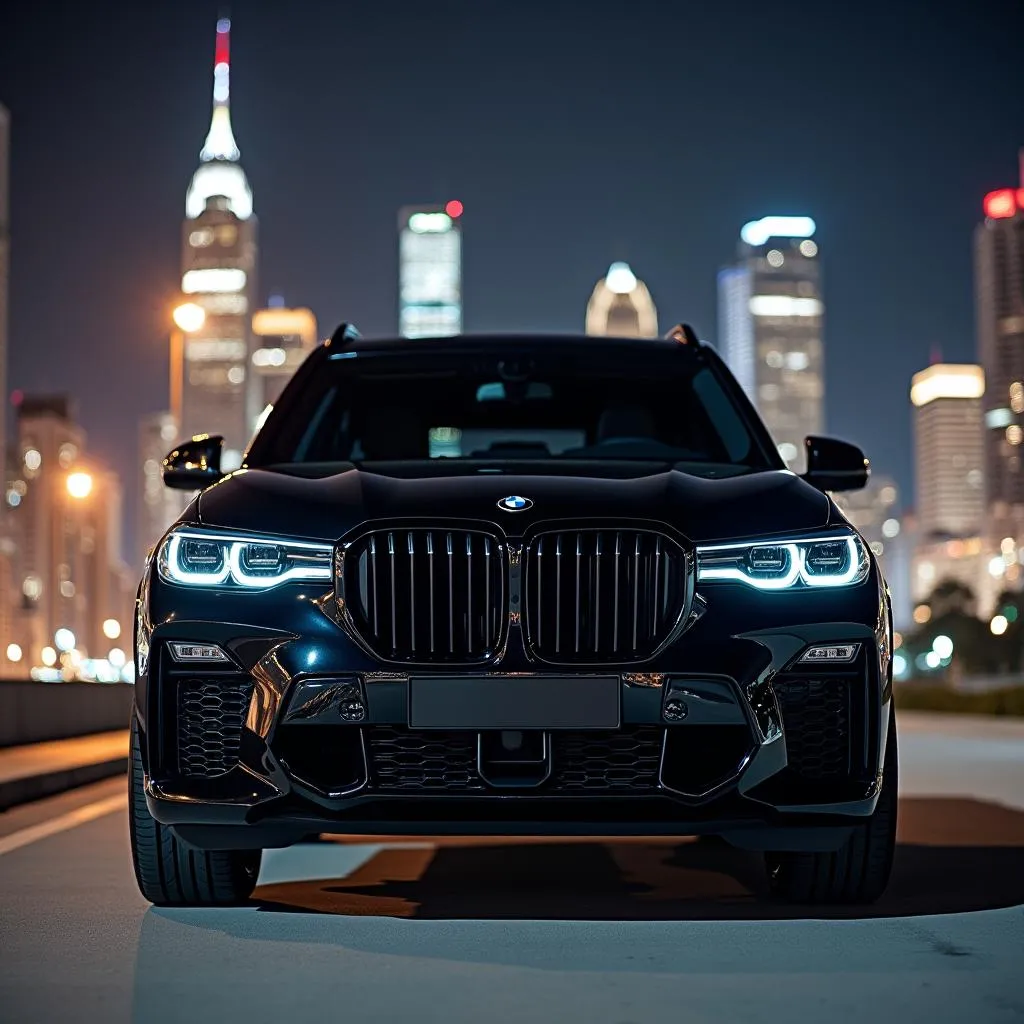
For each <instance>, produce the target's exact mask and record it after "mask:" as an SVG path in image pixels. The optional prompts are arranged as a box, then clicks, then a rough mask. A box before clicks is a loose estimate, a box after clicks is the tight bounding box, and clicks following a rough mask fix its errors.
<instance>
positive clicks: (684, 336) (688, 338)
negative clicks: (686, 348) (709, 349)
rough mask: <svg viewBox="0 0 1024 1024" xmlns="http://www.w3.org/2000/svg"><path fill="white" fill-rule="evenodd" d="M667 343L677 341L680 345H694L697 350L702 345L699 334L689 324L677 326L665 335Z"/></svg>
mask: <svg viewBox="0 0 1024 1024" xmlns="http://www.w3.org/2000/svg"><path fill="white" fill-rule="evenodd" d="M665 340H666V341H675V342H678V344H680V345H693V346H694V347H695V348H696V347H697V346H698V345H700V340H699V339H698V337H697V332H696V331H695V330H694V329H693V328H692V327H691V326H690V325H689V324H676V325H675V327H673V328H672V329H671V330H670V331H668V333H667V334H666V335H665Z"/></svg>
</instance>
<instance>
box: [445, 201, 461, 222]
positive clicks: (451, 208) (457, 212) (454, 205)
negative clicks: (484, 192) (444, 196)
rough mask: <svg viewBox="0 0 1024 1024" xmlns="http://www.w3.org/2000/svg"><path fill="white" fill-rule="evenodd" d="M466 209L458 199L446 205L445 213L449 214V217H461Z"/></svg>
mask: <svg viewBox="0 0 1024 1024" xmlns="http://www.w3.org/2000/svg"><path fill="white" fill-rule="evenodd" d="M464 209H465V207H464V206H463V205H462V203H460V202H459V201H458V199H452V200H450V201H449V202H447V203H445V204H444V212H445V213H447V214H448V216H449V217H453V218H454V217H461V216H462V211H463V210H464Z"/></svg>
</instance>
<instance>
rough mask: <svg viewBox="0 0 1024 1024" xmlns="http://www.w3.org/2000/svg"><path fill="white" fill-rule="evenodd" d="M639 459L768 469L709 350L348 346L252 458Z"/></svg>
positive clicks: (277, 421)
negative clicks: (639, 354)
mask: <svg viewBox="0 0 1024 1024" xmlns="http://www.w3.org/2000/svg"><path fill="white" fill-rule="evenodd" d="M440 459H460V460H472V459H483V460H488V461H494V460H502V459H505V460H513V459H514V460H533V459H545V460H546V459H556V460H559V459H560V460H565V459H587V460H595V459H597V460H600V459H618V460H623V459H627V460H629V459H637V460H657V461H662V462H666V461H667V462H696V463H716V464H726V465H732V466H737V467H749V468H757V469H763V468H769V467H770V463H769V462H768V460H767V457H766V455H765V453H764V451H763V450H762V448H761V446H760V445H759V443H758V440H757V438H756V437H755V436H754V435H753V434H752V432H751V430H750V427H749V425H748V422H747V421H746V419H745V418H744V414H743V412H742V411H741V410H740V409H739V408H738V407H737V405H736V403H735V402H734V401H733V399H732V398H731V397H730V395H729V394H728V392H727V391H726V390H725V389H724V388H723V386H722V384H721V382H720V381H719V379H718V377H717V376H716V373H715V372H714V370H713V369H712V368H711V367H710V366H709V365H707V364H706V363H705V362H704V361H703V360H701V359H697V358H694V357H690V356H683V355H682V354H680V353H676V352H674V351H672V350H671V349H668V350H667V352H666V353H657V358H653V359H652V358H651V357H650V354H649V353H645V354H644V357H643V358H634V359H623V357H622V353H621V352H620V353H619V354H618V356H617V357H614V356H613V355H612V354H611V353H608V352H604V351H603V350H598V351H596V352H590V351H588V350H587V349H586V348H585V347H580V346H577V347H576V348H575V350H573V351H566V350H564V349H556V348H552V350H551V351H549V352H545V351H544V350H540V351H536V352H530V354H529V355H528V356H524V354H523V352H522V351H518V350H517V351H514V352H513V351H503V350H501V349H500V348H497V349H490V350H488V352H487V354H486V355H481V354H479V352H477V353H465V352H444V353H430V354H428V353H426V352H410V351H409V350H408V349H403V350H401V351H384V352H381V351H377V352H371V353H362V352H359V353H337V354H335V356H334V357H333V358H331V359H325V360H323V361H322V362H321V364H320V365H319V366H317V367H316V372H310V373H306V374H302V373H301V372H300V374H299V376H298V377H297V378H296V380H295V381H293V382H292V384H291V385H290V386H289V389H288V391H287V392H286V394H285V395H284V396H283V397H282V401H281V402H280V403H279V406H278V408H276V409H275V410H274V411H273V412H272V413H271V415H270V417H269V418H268V420H267V422H266V424H265V425H264V427H263V429H262V430H261V432H260V435H259V436H258V438H257V439H256V440H255V441H254V443H253V446H252V449H251V451H250V457H249V459H248V460H247V464H248V465H250V466H254V465H264V466H266V465H281V464H303V463H333V462H352V463H360V462H364V461H370V462H390V461H407V460H440Z"/></svg>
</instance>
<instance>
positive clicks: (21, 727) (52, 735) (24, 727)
mask: <svg viewBox="0 0 1024 1024" xmlns="http://www.w3.org/2000/svg"><path fill="white" fill-rule="evenodd" d="M134 693H135V687H134V686H131V685H129V684H127V683H37V682H32V681H26V682H21V681H19V680H0V747H13V746H19V745H20V744H23V743H43V742H45V741H46V740H66V739H69V738H70V737H72V736H87V735H89V734H91V733H97V732H110V731H112V730H114V729H125V728H127V726H128V714H129V710H130V708H131V704H132V697H133V695H134Z"/></svg>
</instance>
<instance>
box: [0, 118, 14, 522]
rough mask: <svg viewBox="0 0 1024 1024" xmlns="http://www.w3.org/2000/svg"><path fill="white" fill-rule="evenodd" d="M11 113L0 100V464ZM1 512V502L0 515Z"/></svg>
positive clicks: (2, 452)
mask: <svg viewBox="0 0 1024 1024" xmlns="http://www.w3.org/2000/svg"><path fill="white" fill-rule="evenodd" d="M10 139H11V115H10V114H9V113H8V112H7V108H6V107H4V106H3V105H2V104H0V466H2V465H3V462H4V460H5V459H6V458H7V278H8V274H9V273H10V246H11V236H10V230H9V228H10V212H9V205H8V204H9V182H10ZM2 515H3V507H2V503H0V516H2Z"/></svg>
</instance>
